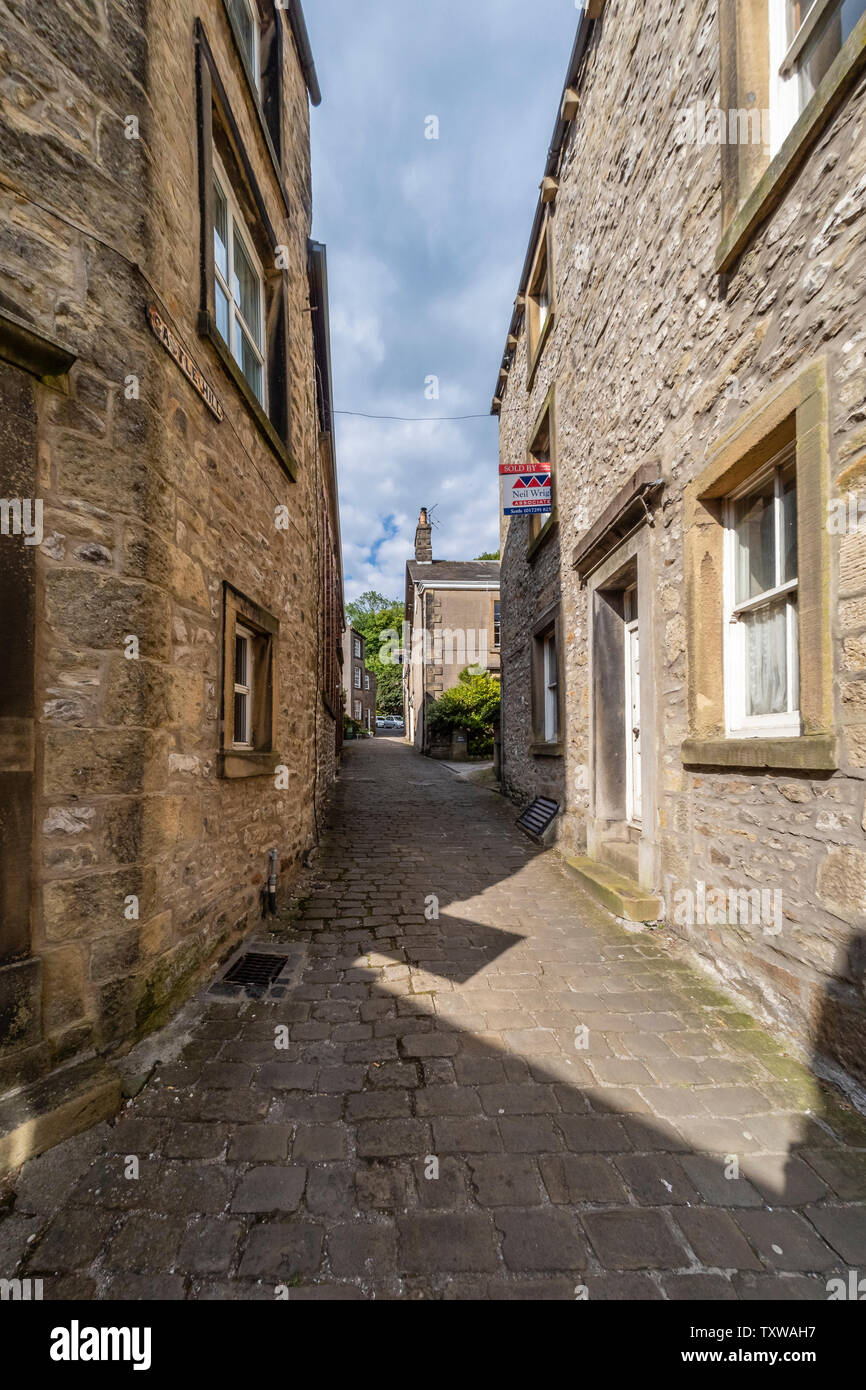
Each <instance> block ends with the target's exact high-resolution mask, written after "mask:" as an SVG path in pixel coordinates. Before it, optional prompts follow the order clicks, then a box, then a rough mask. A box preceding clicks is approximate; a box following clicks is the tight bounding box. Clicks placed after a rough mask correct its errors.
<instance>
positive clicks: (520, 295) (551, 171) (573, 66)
mask: <svg viewBox="0 0 866 1390" xmlns="http://www.w3.org/2000/svg"><path fill="white" fill-rule="evenodd" d="M603 9H604V0H582V9H581V11H580V18H579V19H578V21H577V34H576V35H575V39H574V45H573V47H572V50H571V57H570V58H569V60H568V71H567V73H566V77H565V82H564V84H563V88H562V97H561V98H560V103H559V114H558V115H557V118H556V123H555V125H554V127H553V134H552V136H551V138H550V145H549V147H548V150H547V160H546V162H545V165H544V178H545V179H547V178H555V177H556V175H557V171H558V169H559V160H560V156H561V154H562V147H563V145H564V144H565V137H566V135H567V134H568V131H569V129H570V128H571V124H572V121H573V119H574V117H566V116H564V115H563V109H564V106H565V101H566V97H567V95H568V93H569V90H570V89H572V90H573V89H574V87H575V85H576V83H577V79H578V74H579V72H580V66H581V63H582V62H583V58H584V54H585V53H586V50H587V48H588V47H589V38H590V35H591V33H592V31H593V29H594V27H595V22H596V19H597V18H599V17H600V16H601V13H602V10H603ZM547 201H548V200H547V199H545V198H544V197H543V196H542V195H540V196H539V199H538V204H537V206H536V209H535V217H534V218H533V221H532V232H531V234H530V237H529V245H528V247H527V249H526V259H525V260H524V262H523V270H522V271H521V273H520V288H519V289H518V292H517V298H516V299H515V301H514V309H513V311H512V314H511V323H510V325H509V328H508V337H507V339H506V343H505V350H504V352H503V354H502V364H501V366H500V368H499V378H498V381H497V384H496V391H495V392H494V397H493V404H492V405H491V407H490V414H491V415H498V414H499V410H500V405H501V400H502V396H503V395H504V392H505V388H506V386H507V384H508V371H509V369H510V367H511V361H512V358H513V356H514V350H515V347H516V342H514V343H511V340H512V339H516V338H517V333H518V329H519V328H520V323H521V320H522V319H523V316H524V312H525V310H524V304H525V295H526V290H527V287H528V284H529V275H530V272H531V270H532V261H533V258H534V255H535V248H536V246H537V244H538V238H539V235H540V233H541V227H542V222H543V220H544V209H545V207H546V206H547ZM509 343H511V345H510V346H509ZM497 402H499V404H497Z"/></svg>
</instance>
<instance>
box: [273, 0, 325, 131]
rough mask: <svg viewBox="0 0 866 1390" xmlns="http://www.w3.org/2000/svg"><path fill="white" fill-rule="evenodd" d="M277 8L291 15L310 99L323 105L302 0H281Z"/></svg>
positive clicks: (313, 102)
mask: <svg viewBox="0 0 866 1390" xmlns="http://www.w3.org/2000/svg"><path fill="white" fill-rule="evenodd" d="M277 8H278V9H282V10H285V11H286V13H287V14H288V16H289V25H290V26H291V30H292V36H293V38H294V40H295V47H296V48H297V50H298V58H299V59H300V63H301V71H302V72H303V74H304V81H305V82H306V84H307V91H308V92H309V94H310V101H311V102H312V104H313V106H321V104H322V93H321V90H320V88H319V79H318V76H317V75H316V65H315V63H314V62H313V50H312V49H311V47H310V36H309V34H308V33H307V25H306V21H305V19H304V12H303V10H302V9H301V0H283V3H282V4H280V3H279V0H278V3H277Z"/></svg>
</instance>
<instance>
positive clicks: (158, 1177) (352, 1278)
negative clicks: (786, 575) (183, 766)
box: [0, 738, 866, 1300]
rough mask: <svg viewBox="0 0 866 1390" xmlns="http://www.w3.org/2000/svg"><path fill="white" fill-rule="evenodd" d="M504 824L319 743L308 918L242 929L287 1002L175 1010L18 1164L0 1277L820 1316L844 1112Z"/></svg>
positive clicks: (365, 758) (424, 776)
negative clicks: (323, 822) (93, 1100)
mask: <svg viewBox="0 0 866 1390" xmlns="http://www.w3.org/2000/svg"><path fill="white" fill-rule="evenodd" d="M514 816H515V810H514V807H513V806H512V805H511V804H510V803H509V802H507V801H506V800H505V799H504V798H502V797H500V796H498V795H496V794H495V793H493V792H491V791H489V790H486V789H484V788H482V787H479V786H476V785H473V783H472V782H470V781H467V780H464V779H462V778H460V777H457V776H455V775H454V773H453V772H452V771H450V770H449V769H448V768H446V767H444V766H442V765H440V764H437V763H436V762H434V761H432V760H430V759H424V758H419V757H418V756H416V755H415V754H414V753H413V752H412V750H411V749H410V748H409V747H408V746H407V745H406V744H405V743H404V742H403V741H402V740H400V739H396V738H378V739H375V740H366V741H355V742H354V743H350V744H348V745H347V747H346V749H345V753H344V767H343V772H342V775H341V777H340V779H339V781H338V784H337V788H336V792H335V794H334V799H333V801H332V803H331V808H330V812H329V818H328V824H327V827H326V828H324V831H323V836H322V844H321V849H320V854H319V856H318V858H317V860H316V863H315V867H314V870H313V871H312V877H311V882H310V885H309V888H308V890H307V895H306V896H305V897H304V898H303V899H302V900H301V901H300V904H299V905H298V907H297V908H296V909H295V910H293V911H291V912H289V913H288V914H286V915H285V920H284V921H283V922H280V923H278V924H277V927H278V930H277V931H276V933H274V934H272V933H271V932H270V931H269V930H263V931H261V932H260V933H258V934H257V935H255V934H254V936H253V938H252V942H253V944H255V943H260V944H261V945H262V946H266V947H267V948H268V949H269V950H270V952H272V953H279V952H280V951H281V950H282V952H283V954H287V955H288V958H289V959H288V966H287V969H288V970H289V971H291V972H292V973H291V976H290V983H289V984H288V986H287V985H286V984H285V978H286V977H285V975H284V976H283V977H280V978H278V979H277V982H276V983H275V984H274V985H272V986H271V987H270V989H269V990H268V991H267V992H266V993H265V994H264V995H263V997H260V998H253V999H251V998H249V997H247V996H246V995H243V996H239V997H236V998H227V997H224V996H221V995H219V994H217V993H214V992H213V989H211V991H210V992H205V993H203V994H201V995H199V996H198V998H197V1000H196V1001H194V1004H193V1005H192V1006H191V1010H190V1009H188V1010H187V1011H186V1015H185V1020H186V1021H185V1024H184V1027H185V1028H186V1030H187V1032H186V1036H185V1040H184V1045H183V1048H182V1051H180V1052H179V1056H178V1057H177V1059H176V1060H173V1061H170V1062H167V1063H165V1062H164V1063H163V1064H162V1065H161V1066H159V1067H158V1068H156V1069H155V1071H154V1074H153V1075H152V1076H151V1077H150V1079H149V1080H148V1082H147V1084H146V1085H144V1087H143V1088H142V1089H141V1090H140V1092H139V1093H138V1095H137V1097H136V1098H135V1099H134V1100H132V1101H130V1103H129V1104H128V1105H127V1106H126V1108H125V1109H124V1111H123V1113H122V1115H121V1117H120V1118H119V1119H118V1120H117V1121H116V1122H114V1123H103V1124H101V1125H99V1126H98V1127H96V1128H95V1129H93V1130H90V1131H89V1132H87V1133H84V1134H82V1135H79V1136H78V1137H76V1138H73V1139H71V1140H68V1141H66V1142H65V1143H63V1144H61V1145H60V1146H59V1147H57V1148H55V1149H53V1150H51V1151H49V1152H48V1153H46V1154H44V1155H43V1156H42V1157H40V1158H37V1159H34V1160H32V1161H31V1162H29V1163H28V1164H26V1165H25V1167H24V1168H23V1170H22V1172H21V1174H20V1176H19V1179H18V1182H17V1188H16V1193H15V1200H14V1205H13V1207H12V1209H11V1212H10V1213H9V1214H8V1215H7V1216H6V1217H5V1219H4V1220H2V1221H0V1248H2V1249H3V1251H4V1253H5V1256H6V1258H5V1259H4V1260H3V1262H2V1267H3V1269H4V1271H5V1272H7V1273H8V1274H9V1275H12V1274H13V1272H14V1273H15V1274H16V1275H17V1276H18V1277H26V1276H30V1277H38V1278H42V1279H43V1280H44V1288H45V1298H46V1299H49V1298H50V1299H61V1298H75V1299H104V1298H121V1299H183V1298H188V1299H226V1298H236V1299H256V1298H261V1299H269V1300H273V1299H274V1298H275V1297H276V1298H279V1297H286V1298H289V1299H310V1298H319V1297H323V1298H329V1299H333V1298H349V1299H374V1298H378V1299H395V1298H396V1299H407V1298H408V1299H413V1298H424V1299H461V1300H462V1299H473V1298H485V1299H510V1298H519V1299H526V1298H535V1297H538V1298H542V1299H569V1300H573V1299H576V1298H577V1299H582V1298H588V1299H590V1300H599V1299H611V1298H613V1299H623V1298H624V1299H659V1298H661V1299H683V1298H700V1299H709V1300H718V1299H734V1298H742V1299H750V1298H767V1299H783V1298H794V1299H817V1300H826V1299H827V1296H828V1295H827V1288H828V1282H827V1281H828V1280H829V1279H831V1278H833V1277H835V1276H839V1277H842V1278H845V1279H847V1277H848V1271H849V1269H851V1268H857V1267H859V1268H863V1267H864V1264H866V1206H864V1204H863V1201H862V1195H863V1192H864V1191H866V1183H864V1177H866V1123H864V1121H863V1119H862V1118H860V1117H859V1116H858V1115H857V1114H856V1113H855V1112H854V1111H853V1110H851V1109H850V1108H848V1107H847V1105H846V1104H845V1103H844V1102H843V1101H841V1099H839V1098H838V1097H837V1095H836V1093H835V1092H831V1091H830V1090H829V1089H827V1088H825V1087H823V1086H822V1085H820V1084H819V1083H818V1082H817V1081H816V1080H815V1078H814V1077H813V1076H812V1075H811V1074H810V1072H809V1070H808V1069H807V1068H806V1067H804V1066H801V1065H800V1064H798V1063H797V1062H795V1061H793V1060H792V1059H791V1058H790V1057H789V1056H787V1055H786V1053H785V1051H784V1050H783V1048H782V1047H780V1045H779V1044H778V1043H777V1041H776V1040H775V1039H774V1038H773V1037H771V1036H770V1035H769V1034H768V1033H767V1032H765V1031H764V1030H763V1029H762V1028H761V1027H760V1026H758V1025H756V1023H755V1022H754V1021H753V1020H752V1019H751V1018H750V1017H748V1016H747V1015H746V1014H744V1013H743V1012H741V1011H740V1010H739V1009H738V1008H737V1007H736V1006H735V1004H733V1003H732V1002H731V1001H730V1000H728V999H726V997H725V996H724V995H723V994H721V993H719V992H718V991H717V990H716V989H715V988H713V987H712V986H711V984H710V983H708V982H707V980H706V979H704V978H703V977H701V976H699V975H698V974H696V973H695V972H694V971H693V970H692V969H691V968H689V967H688V966H687V965H686V964H684V963H683V962H682V961H681V960H680V959H679V958H678V956H677V954H676V950H675V949H674V948H673V946H672V945H671V943H670V939H669V938H666V939H665V940H663V941H660V940H659V939H658V938H657V937H656V935H655V934H654V933H653V931H652V930H644V931H642V932H638V933H629V932H626V931H625V930H624V929H622V928H621V927H620V926H619V925H618V924H617V923H616V922H615V921H614V920H613V919H612V918H609V917H607V916H606V915H605V914H604V913H603V912H602V911H601V910H600V909H599V908H597V907H596V906H595V905H594V904H592V903H591V902H589V900H588V899H587V898H585V896H584V895H583V893H582V891H581V890H580V888H579V887H578V886H577V884H576V882H575V881H574V880H572V879H571V878H570V877H569V876H568V874H567V871H566V870H565V869H564V867H563V861H562V859H561V858H559V857H558V856H557V854H556V853H555V852H554V851H548V852H541V851H540V850H538V849H537V848H536V847H535V846H534V845H533V844H532V842H531V841H529V840H528V839H526V838H525V837H524V835H523V834H522V832H521V831H520V830H519V829H517V828H516V826H515V824H514ZM262 927H263V928H265V927H266V924H264V923H263V924H262ZM249 945H250V943H247V949H249ZM219 973H220V975H222V973H223V972H222V970H221V971H220V972H219ZM281 978H282V980H283V982H282V983H281ZM190 1018H192V1027H191V1031H190ZM175 1031H176V1029H175ZM171 1036H172V1031H171V1030H169V1032H168V1033H166V1034H165V1035H163V1038H160V1039H158V1040H157V1044H158V1045H161V1044H162V1042H163V1041H164V1040H166V1039H170V1037H171ZM157 1055H160V1054H157ZM135 1160H137V1162H136V1161H135Z"/></svg>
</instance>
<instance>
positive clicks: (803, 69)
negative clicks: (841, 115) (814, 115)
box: [767, 0, 866, 154]
mask: <svg viewBox="0 0 866 1390" xmlns="http://www.w3.org/2000/svg"><path fill="white" fill-rule="evenodd" d="M767 2H768V3H769V7H770V90H771V92H772V107H771V139H772V150H771V152H772V153H773V154H775V153H776V152H777V151H778V149H779V147H780V146H781V144H782V142H783V141H784V139H785V136H786V135H787V134H788V132H789V131H790V130H791V128H792V126H793V125H794V124H795V122H796V121H797V118H798V117H799V115H800V113H801V111H804V110H805V108H806V107H807V106H808V104H809V102H810V101H811V99H812V97H813V96H814V95H815V93H816V91H817V90H818V88H819V86H820V85H821V82H822V81H823V79H824V78H825V77H826V75H827V73H828V72H829V70H830V68H831V67H832V65H833V62H834V61H835V59H836V57H837V56H838V54H839V53H840V52H841V50H842V48H843V47H844V45H845V43H846V42H847V41H848V39H849V38H850V36H851V33H852V31H853V29H854V27H855V25H856V24H857V22H858V20H860V19H861V18H862V16H863V15H864V14H866V0H767Z"/></svg>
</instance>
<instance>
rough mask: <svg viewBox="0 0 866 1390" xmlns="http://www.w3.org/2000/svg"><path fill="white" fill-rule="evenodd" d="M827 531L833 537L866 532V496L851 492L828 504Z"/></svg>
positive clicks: (832, 499)
mask: <svg viewBox="0 0 866 1390" xmlns="http://www.w3.org/2000/svg"><path fill="white" fill-rule="evenodd" d="M827 530H828V531H829V533H830V535H831V536H853V535H855V534H857V533H858V532H861V531H862V532H866V495H860V496H858V495H857V493H854V492H849V493H847V494H846V495H845V496H844V497H833V498H830V500H829V501H828V502H827Z"/></svg>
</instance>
